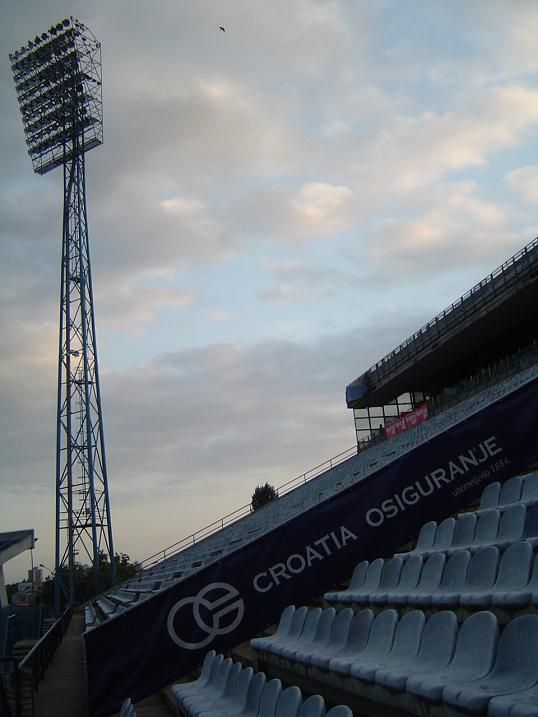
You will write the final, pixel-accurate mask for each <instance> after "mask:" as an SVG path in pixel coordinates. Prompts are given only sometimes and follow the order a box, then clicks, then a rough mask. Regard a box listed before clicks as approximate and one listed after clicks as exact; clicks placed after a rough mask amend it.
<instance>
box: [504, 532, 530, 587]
mask: <svg viewBox="0 0 538 717" xmlns="http://www.w3.org/2000/svg"><path fill="white" fill-rule="evenodd" d="M532 558H533V549H532V545H531V544H530V543H527V542H525V541H523V540H522V541H519V542H517V543H513V544H512V545H510V547H509V548H507V549H506V550H505V551H504V553H503V554H502V555H501V559H500V562H499V572H498V574H497V580H496V581H495V590H498V591H501V590H517V589H520V588H524V587H525V585H527V583H528V582H529V577H530V574H531V569H532Z"/></svg>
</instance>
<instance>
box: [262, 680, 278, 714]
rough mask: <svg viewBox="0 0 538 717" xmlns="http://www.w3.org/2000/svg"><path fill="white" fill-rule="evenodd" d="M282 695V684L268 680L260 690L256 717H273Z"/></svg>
mask: <svg viewBox="0 0 538 717" xmlns="http://www.w3.org/2000/svg"><path fill="white" fill-rule="evenodd" d="M281 694H282V682H281V681H280V680H278V679H274V680H269V682H267V683H266V684H265V686H264V688H263V690H262V694H261V697H260V708H259V710H258V717H275V713H276V706H277V703H278V700H279V698H280V695H281Z"/></svg>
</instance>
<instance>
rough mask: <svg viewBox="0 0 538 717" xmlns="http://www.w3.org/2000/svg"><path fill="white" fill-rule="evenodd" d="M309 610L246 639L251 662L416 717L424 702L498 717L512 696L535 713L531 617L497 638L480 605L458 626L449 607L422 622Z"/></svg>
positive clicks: (536, 672) (537, 619)
mask: <svg viewBox="0 0 538 717" xmlns="http://www.w3.org/2000/svg"><path fill="white" fill-rule="evenodd" d="M317 610H319V608H316V609H314V610H310V611H308V610H306V608H297V609H296V608H295V607H294V606H289V607H287V608H286V609H285V610H284V611H283V613H282V615H281V619H280V622H279V625H278V628H277V631H276V633H275V634H274V635H272V636H271V637H266V638H256V639H253V640H251V645H252V647H253V648H254V649H255V650H256V651H257V653H258V658H259V660H260V661H261V662H262V663H267V664H269V665H270V664H274V665H278V666H279V667H280V668H282V669H287V670H288V671H289V670H291V671H292V672H295V673H296V674H298V675H305V676H307V677H309V678H310V679H312V680H314V681H316V682H318V683H325V684H327V685H328V686H331V687H332V688H336V689H339V690H342V691H343V692H344V693H345V692H350V693H353V694H356V695H360V696H363V697H367V698H368V697H369V698H371V699H375V700H376V701H380V702H387V703H389V704H392V705H397V706H398V708H400V709H405V710H408V711H412V712H414V713H416V714H425V711H424V706H423V705H422V707H421V706H420V703H421V701H426V702H427V703H443V704H445V705H449V706H451V707H453V708H455V709H459V710H462V711H465V712H468V713H471V714H483V713H485V712H486V710H487V709H488V706H489V709H490V715H492V717H507V716H508V715H509V710H510V709H511V705H512V704H513V703H515V702H517V704H518V705H522V706H524V707H525V709H529V710H530V709H531V708H532V710H531V711H529V712H527V713H526V714H529V715H533V716H534V717H536V716H537V715H538V660H537V655H538V615H535V614H534V615H522V616H519V617H516V618H514V619H513V620H511V621H510V622H509V623H508V625H507V626H506V627H505V628H504V630H503V631H502V633H500V634H499V626H498V622H497V619H496V617H495V615H494V614H493V613H492V612H489V611H480V612H476V613H473V614H472V615H471V616H469V617H468V618H467V619H466V620H464V621H463V623H462V624H461V626H458V621H457V618H456V615H455V613H454V612H453V611H451V610H443V611H441V612H438V613H435V614H434V615H432V616H431V617H430V618H429V619H428V618H426V615H425V614H424V612H422V611H421V610H412V611H410V612H407V613H406V614H404V615H403V616H402V617H399V615H398V613H397V611H396V610H394V609H388V610H384V611H382V612H380V613H379V614H378V615H377V616H374V613H373V611H372V610H371V609H370V608H367V609H364V610H361V611H360V612H358V613H353V611H352V610H351V609H350V608H346V609H345V610H343V611H341V612H340V613H338V614H336V615H334V608H327V609H326V610H324V611H322V612H321V614H320V613H317V617H314V616H315V615H316V612H317ZM301 623H302V625H303V629H302V630H298V625H299V624H301ZM417 702H418V707H417ZM522 709H523V707H522Z"/></svg>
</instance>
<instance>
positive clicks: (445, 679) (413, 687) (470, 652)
mask: <svg viewBox="0 0 538 717" xmlns="http://www.w3.org/2000/svg"><path fill="white" fill-rule="evenodd" d="M498 639H499V627H498V625H497V619H496V617H495V615H493V613H491V612H485V611H484V612H477V613H474V614H473V615H471V616H470V617H468V618H467V619H466V620H464V622H463V623H462V625H461V627H460V629H459V632H458V637H457V641H456V648H455V651H454V657H453V659H452V661H451V662H450V664H448V665H447V666H446V667H443V668H441V669H440V670H436V671H433V670H432V671H430V672H429V673H427V674H425V675H424V674H422V675H414V674H411V675H410V676H409V678H408V680H407V683H406V689H407V690H408V691H409V692H412V693H413V694H415V695H418V696H419V697H422V698H423V699H425V700H428V701H430V702H440V700H441V694H442V692H443V689H444V687H445V686H446V685H449V684H452V683H454V682H463V681H471V680H475V679H479V678H482V677H484V676H485V675H487V674H488V673H489V671H490V670H491V668H492V666H493V663H494V660H495V654H496V650H497V642H498Z"/></svg>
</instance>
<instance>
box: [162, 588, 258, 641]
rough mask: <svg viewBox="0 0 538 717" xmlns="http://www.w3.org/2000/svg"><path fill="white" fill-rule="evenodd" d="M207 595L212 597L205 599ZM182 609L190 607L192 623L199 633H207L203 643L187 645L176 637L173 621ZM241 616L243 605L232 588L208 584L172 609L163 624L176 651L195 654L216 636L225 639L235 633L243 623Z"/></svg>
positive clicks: (243, 609) (243, 611)
mask: <svg viewBox="0 0 538 717" xmlns="http://www.w3.org/2000/svg"><path fill="white" fill-rule="evenodd" d="M211 592H215V593H216V596H214V597H213V599H212V600H210V599H208V598H207V597H206V595H208V594H209V593H211ZM186 606H190V609H191V611H192V617H193V618H194V622H195V623H196V624H197V625H198V627H199V628H200V630H202V631H203V632H206V633H207V635H206V637H204V638H203V640H199V641H198V642H188V641H187V640H184V639H183V638H182V637H180V636H179V635H178V634H177V632H176V629H175V627H174V619H175V617H176V614H177V613H178V611H179V610H181V609H182V608H185V607H186ZM244 613H245V604H244V602H243V599H242V598H241V597H240V595H239V592H238V591H237V590H236V589H235V588H234V587H233V585H229V584H228V583H210V584H209V585H206V586H205V588H202V589H201V590H200V592H199V593H198V595H195V596H193V597H187V598H183V600H179V602H177V603H176V604H175V605H174V607H173V608H172V609H171V610H170V613H169V615H168V620H167V623H166V624H167V627H168V634H169V635H170V637H171V638H172V640H173V641H174V642H175V643H176V644H177V645H179V646H180V647H184V648H185V649H186V650H198V649H200V648H202V647H205V646H206V645H209V643H210V642H211V641H212V640H213V639H214V638H215V637H217V635H226V634H227V633H229V632H232V631H233V630H235V628H236V627H237V626H238V625H239V623H240V622H241V620H242V619H243V615H244Z"/></svg>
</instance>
